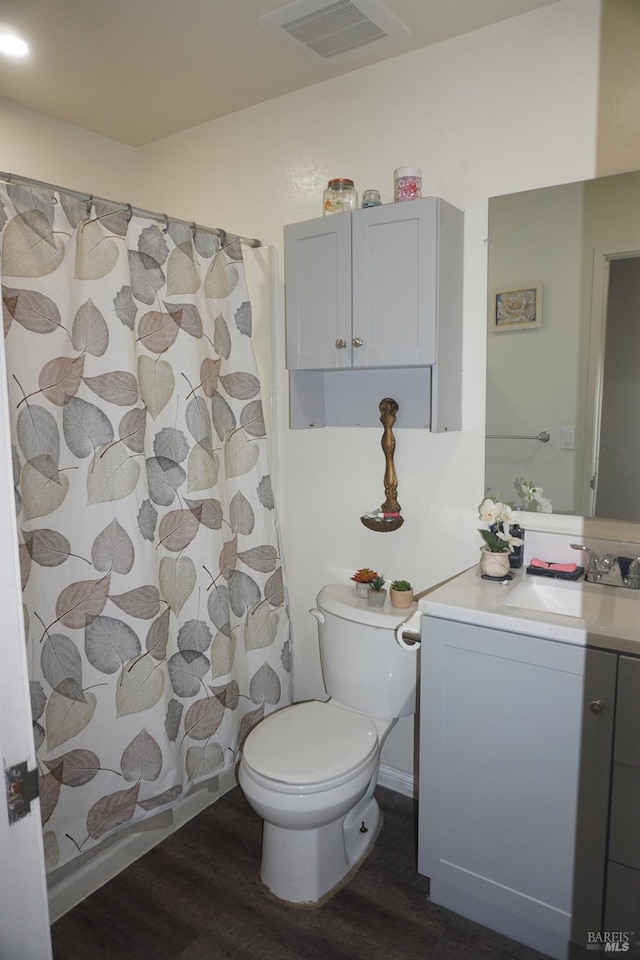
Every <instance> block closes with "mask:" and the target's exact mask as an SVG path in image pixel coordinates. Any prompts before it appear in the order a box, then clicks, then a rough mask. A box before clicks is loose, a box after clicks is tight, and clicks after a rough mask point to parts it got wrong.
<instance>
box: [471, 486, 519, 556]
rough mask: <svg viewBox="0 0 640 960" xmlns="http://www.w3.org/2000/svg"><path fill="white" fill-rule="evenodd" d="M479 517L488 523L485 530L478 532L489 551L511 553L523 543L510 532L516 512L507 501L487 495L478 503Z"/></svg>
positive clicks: (514, 521)
mask: <svg viewBox="0 0 640 960" xmlns="http://www.w3.org/2000/svg"><path fill="white" fill-rule="evenodd" d="M479 512H480V519H481V520H482V521H483V522H484V523H486V524H488V529H487V530H479V531H478V532H479V534H480V536H481V537H482V539H483V540H484V542H485V543H486V545H487V548H488V549H489V551H490V552H491V553H507V552H508V553H513V551H514V549H515V548H516V547H520V546H522V544H523V542H524V541H523V540H521V539H520V537H514V536H513V535H512V534H511V525H512V524H515V523H516V522H517V519H516V512H515V511H514V510H512V508H511V507H510V506H509V504H508V503H502V502H500V501H494V500H491V499H490V498H489V497H487V498H486V499H485V500H483V501H482V503H481V504H480V510H479Z"/></svg>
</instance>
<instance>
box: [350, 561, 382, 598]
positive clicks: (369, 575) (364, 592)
mask: <svg viewBox="0 0 640 960" xmlns="http://www.w3.org/2000/svg"><path fill="white" fill-rule="evenodd" d="M377 576H378V574H377V573H376V571H375V570H371V569H370V568H369V567H362V568H361V569H360V570H356V572H355V573H354V575H353V576H352V577H351V579H352V580H353V582H354V583H355V585H356V593H357V594H358V596H359V597H362V598H363V599H364V600H366V599H367V597H368V596H369V584H370V583H371V581H372V580H375V578H376V577H377Z"/></svg>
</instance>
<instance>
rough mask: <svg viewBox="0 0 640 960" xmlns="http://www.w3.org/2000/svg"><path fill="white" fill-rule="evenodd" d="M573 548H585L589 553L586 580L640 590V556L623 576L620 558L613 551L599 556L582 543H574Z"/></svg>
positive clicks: (632, 562)
mask: <svg viewBox="0 0 640 960" xmlns="http://www.w3.org/2000/svg"><path fill="white" fill-rule="evenodd" d="M571 547H572V549H573V550H583V551H584V552H585V553H586V554H588V557H589V562H588V565H587V572H586V573H585V576H584V578H585V580H587V581H588V582H589V583H601V584H605V585H608V586H610V587H627V588H628V589H630V590H640V557H636V558H635V559H634V560H632V561H631V563H630V564H629V569H628V571H627V575H626V577H623V576H622V570H621V569H620V560H619V558H618V557H614V556H613V554H611V553H606V554H605V555H604V556H603V557H599V556H598V555H597V553H594V552H593V550H591V549H590V548H589V547H584V546H583V545H582V544H580V543H572V544H571Z"/></svg>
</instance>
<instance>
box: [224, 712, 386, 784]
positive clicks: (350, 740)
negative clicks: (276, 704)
mask: <svg viewBox="0 0 640 960" xmlns="http://www.w3.org/2000/svg"><path fill="white" fill-rule="evenodd" d="M377 747H378V731H377V728H376V725H375V724H374V722H373V721H372V720H370V719H369V717H365V716H363V715H362V714H360V713H353V712H352V711H351V710H345V709H343V708H342V707H336V706H333V704H331V703H320V702H318V701H315V700H311V701H309V702H307V703H296V704H294V705H293V706H291V707H285V709H284V710H278V711H277V712H276V713H272V714H271V715H270V716H268V717H266V718H265V719H264V720H263V721H262V722H261V723H259V724H258V725H257V727H254V729H253V730H252V731H251V733H250V734H249V736H248V737H247V739H246V741H245V744H244V747H243V754H244V758H245V762H246V763H248V764H249V766H250V767H252V768H253V769H254V770H255V771H256V773H260V774H262V775H263V776H265V777H269V779H271V780H279V781H281V782H283V783H300V784H302V783H317V782H320V781H323V780H332V779H334V778H336V777H340V776H342V775H344V774H345V773H348V772H349V770H352V769H353V768H354V767H357V766H358V765H359V764H361V763H362V762H364V761H365V760H367V759H368V758H369V757H370V756H372V755H373V754H374V753H375V751H376V750H377Z"/></svg>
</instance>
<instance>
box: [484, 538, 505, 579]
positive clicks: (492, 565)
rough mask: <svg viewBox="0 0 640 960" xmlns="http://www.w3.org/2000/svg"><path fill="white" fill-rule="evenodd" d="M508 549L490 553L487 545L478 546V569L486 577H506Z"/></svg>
mask: <svg viewBox="0 0 640 960" xmlns="http://www.w3.org/2000/svg"><path fill="white" fill-rule="evenodd" d="M509 557H510V554H509V551H508V550H505V551H504V552H503V553H492V552H491V550H489V547H487V546H486V544H485V546H484V547H480V570H481V572H482V573H483V574H484V575H485V576H486V577H506V575H507V574H508V573H509Z"/></svg>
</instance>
